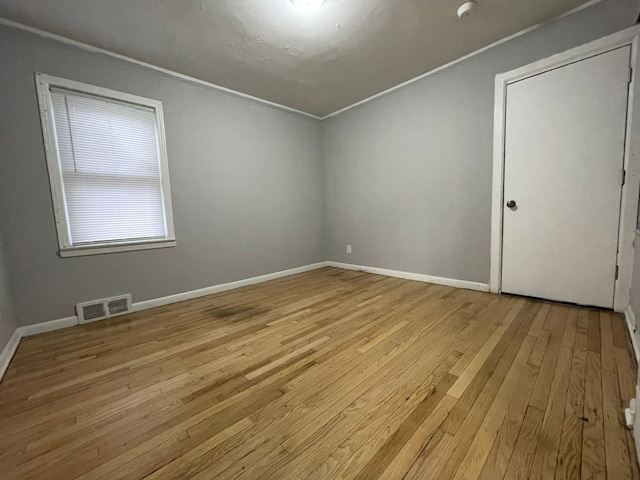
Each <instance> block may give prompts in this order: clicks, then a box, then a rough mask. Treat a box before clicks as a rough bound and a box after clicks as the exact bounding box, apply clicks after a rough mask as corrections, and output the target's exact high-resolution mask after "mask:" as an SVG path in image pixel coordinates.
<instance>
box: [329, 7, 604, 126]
mask: <svg viewBox="0 0 640 480" xmlns="http://www.w3.org/2000/svg"><path fill="white" fill-rule="evenodd" d="M603 1H604V0H591V1H589V2H587V3H583V4H582V5H580V6H579V7H576V8H574V9H573V10H569V11H568V12H565V13H563V14H562V15H558V16H557V17H555V18H552V19H551V20H548V21H546V22H542V23H538V24H537V25H533V26H532V27H529V28H525V29H524V30H521V31H519V32H517V33H514V34H513V35H509V36H508V37H505V38H503V39H502V40H498V41H497V42H494V43H491V44H489V45H487V46H486V47H482V48H480V49H478V50H475V51H473V52H471V53H468V54H467V55H465V56H464V57H460V58H458V59H456V60H453V61H452V62H449V63H445V64H444V65H442V66H440V67H438V68H434V69H433V70H429V71H428V72H426V73H423V74H422V75H418V76H417V77H414V78H412V79H410V80H407V81H406V82H403V83H400V84H398V85H396V86H394V87H391V88H388V89H387V90H384V91H382V92H380V93H376V94H375V95H372V96H370V97H367V98H365V99H364V100H360V101H359V102H356V103H354V104H353V105H349V106H347V107H344V108H341V109H340V110H336V111H335V112H333V113H330V114H328V115H325V116H324V117H321V120H325V119H327V118H331V117H335V116H337V115H340V114H341V113H344V112H346V111H347V110H351V109H352V108H355V107H358V106H360V105H362V104H365V103H368V102H370V101H372V100H375V99H376V98H379V97H383V96H385V95H388V94H390V93H391V92H394V91H395V90H398V89H400V88H403V87H406V86H407V85H411V84H412V83H414V82H417V81H419V80H422V79H423V78H426V77H429V76H431V75H434V74H436V73H438V72H441V71H442V70H445V69H447V68H449V67H452V66H454V65H457V64H458V63H462V62H464V61H465V60H468V59H469V58H471V57H475V56H476V55H480V54H481V53H484V52H486V51H487V50H491V49H492V48H495V47H497V46H499V45H502V44H503V43H507V42H509V41H511V40H514V39H516V38H518V37H521V36H523V35H526V34H527V33H531V32H533V31H534V30H537V29H539V28H541V27H544V26H546V25H549V24H551V23H554V22H557V21H558V20H560V19H562V18H565V17H568V16H570V15H573V14H576V13H578V12H580V11H582V10H584V9H586V8H589V7H593V6H594V5H597V4H598V3H601V2H603Z"/></svg>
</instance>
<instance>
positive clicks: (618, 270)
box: [616, 265, 620, 280]
mask: <svg viewBox="0 0 640 480" xmlns="http://www.w3.org/2000/svg"><path fill="white" fill-rule="evenodd" d="M619 273H620V267H619V266H618V265H616V280H617V279H618V274H619Z"/></svg>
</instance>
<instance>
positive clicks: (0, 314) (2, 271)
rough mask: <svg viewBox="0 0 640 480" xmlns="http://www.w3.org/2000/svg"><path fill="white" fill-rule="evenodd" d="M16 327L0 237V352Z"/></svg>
mask: <svg viewBox="0 0 640 480" xmlns="http://www.w3.org/2000/svg"><path fill="white" fill-rule="evenodd" d="M16 327H17V324H16V321H15V316H14V314H13V303H12V300H11V293H10V289H9V278H8V276H7V271H6V268H5V262H4V254H3V248H2V239H1V238H0V352H2V350H3V349H4V347H6V345H7V343H8V342H9V339H10V338H11V335H13V332H14V331H15V329H16Z"/></svg>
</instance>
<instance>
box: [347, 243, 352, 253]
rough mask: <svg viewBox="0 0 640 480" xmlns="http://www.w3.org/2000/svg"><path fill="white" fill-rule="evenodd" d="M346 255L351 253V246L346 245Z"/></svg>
mask: <svg viewBox="0 0 640 480" xmlns="http://www.w3.org/2000/svg"><path fill="white" fill-rule="evenodd" d="M347 253H351V245H347Z"/></svg>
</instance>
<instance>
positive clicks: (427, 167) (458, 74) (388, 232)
mask: <svg viewBox="0 0 640 480" xmlns="http://www.w3.org/2000/svg"><path fill="white" fill-rule="evenodd" d="M637 10H638V3H637V1H636V0H608V1H605V2H603V3H601V4H599V5H597V6H596V7H593V8H590V9H588V10H585V11H583V12H581V13H579V14H576V15H573V16H571V17H568V18H565V19H562V20H559V21H557V22H555V23H553V24H550V25H548V26H546V27H544V28H541V29H538V30H535V31H534V32H532V33H530V34H527V35H525V36H522V37H519V38H517V39H515V40H512V41H510V42H507V43H505V44H503V45H501V46H499V47H497V48H493V49H491V50H489V51H487V52H485V53H482V54H480V55H477V56H474V57H472V58H470V59H468V60H466V61H464V62H461V63H459V64H457V65H456V66H454V67H452V68H448V69H445V70H443V71H441V72H439V73H436V74H434V75H432V76H429V77H427V78H425V79H422V80H420V81H418V82H415V83H413V84H411V85H409V86H407V87H404V88H401V89H399V90H396V91H395V92H393V93H391V94H389V95H386V96H383V97H380V98H379V99H376V100H374V101H372V102H369V103H366V104H364V105H362V106H360V107H357V108H355V109H352V110H349V111H347V112H345V113H343V114H341V115H339V116H337V117H335V118H332V119H330V120H327V121H325V122H324V123H323V129H324V131H325V135H324V146H323V150H324V156H325V166H324V169H325V202H326V225H327V231H326V233H325V235H326V252H327V256H328V259H329V260H333V261H339V262H346V263H353V264H359V265H367V266H374V267H381V268H388V269H394V270H402V271H407V272H414V273H423V274H428V275H435V276H440V277H447V278H454V279H459V280H468V281H475V282H483V283H488V282H489V251H490V235H491V230H490V227H491V223H490V220H491V174H492V137H493V112H494V103H493V102H494V93H493V89H494V78H495V75H496V74H497V73H501V72H505V71H509V70H512V69H514V68H518V67H520V66H523V65H526V64H528V63H531V62H533V61H536V60H539V59H541V58H544V57H547V56H549V55H552V54H554V53H558V52H561V51H563V50H566V49H568V48H571V47H575V46H578V45H580V44H582V43H586V42H588V41H590V40H594V39H596V38H599V37H601V36H604V35H607V34H610V33H613V32H615V31H618V30H621V29H623V28H626V27H629V26H631V25H633V24H634V23H635V20H636V18H637ZM347 244H351V245H352V247H353V253H352V254H351V255H347V254H346V245H347Z"/></svg>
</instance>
